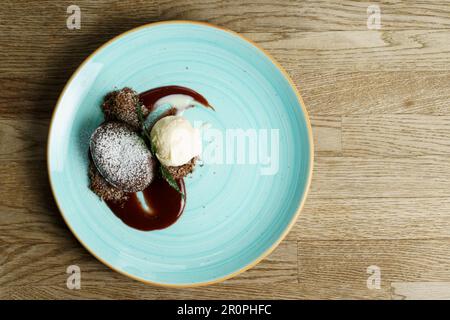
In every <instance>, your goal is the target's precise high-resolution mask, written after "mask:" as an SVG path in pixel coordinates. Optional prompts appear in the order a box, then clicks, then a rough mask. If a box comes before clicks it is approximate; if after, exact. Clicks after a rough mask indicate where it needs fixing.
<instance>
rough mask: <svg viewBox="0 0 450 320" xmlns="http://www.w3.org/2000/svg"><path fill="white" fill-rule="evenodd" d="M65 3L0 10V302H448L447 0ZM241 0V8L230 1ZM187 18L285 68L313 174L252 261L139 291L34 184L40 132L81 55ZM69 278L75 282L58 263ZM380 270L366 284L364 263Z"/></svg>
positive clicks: (43, 184) (40, 157) (45, 187)
mask: <svg viewBox="0 0 450 320" xmlns="http://www.w3.org/2000/svg"><path fill="white" fill-rule="evenodd" d="M108 2H109V1H106V0H97V1H85V0H77V1H76V2H75V4H76V5H78V6H79V7H80V9H81V29H79V30H76V29H75V30H69V29H67V27H66V19H67V17H68V16H69V14H67V13H66V10H67V7H68V6H69V5H70V4H72V2H66V1H50V0H47V1H39V2H38V1H22V0H21V1H12V0H4V1H2V5H1V8H0V45H1V50H0V298H19V299H21V298H44V299H47V298H48V299H52V298H57V299H59V298H145V299H165V298H174V299H187V298H195V299H201V298H204V299H209V298H242V299H246V298H248V299H253V298H267V299H271V298H276V299H278V298H281V299H302V298H327V299H328V298H331V299H335V298H385V299H391V298H431V297H440V298H450V104H449V102H450V2H449V1H408V3H406V1H405V2H402V3H401V2H400V1H399V2H396V1H387V2H386V3H384V2H379V3H378V4H379V6H380V9H381V29H380V30H373V29H368V27H367V19H368V14H367V7H368V5H369V4H370V3H361V2H353V1H345V2H341V1H287V0H283V1H273V0H262V1H256V0H250V1H239V0H231V1H223V2H221V1H192V0H177V1H172V0H155V1H125V0H122V1H113V2H112V3H108ZM244 3H245V4H244ZM169 19H188V20H200V21H208V22H211V23H214V24H217V25H219V26H223V27H226V28H230V29H233V30H235V31H238V32H241V33H242V34H243V35H245V36H246V37H248V38H250V39H252V40H254V41H256V42H257V43H259V44H260V45H261V46H262V47H264V48H265V49H267V50H268V51H269V52H270V53H271V54H272V55H273V56H274V57H275V58H276V59H277V60H278V61H279V62H280V63H281V64H282V65H283V66H284V67H285V68H286V69H287V71H288V72H289V73H290V75H291V76H292V77H293V79H294V81H295V83H296V84H297V86H298V87H299V89H300V92H301V94H302V96H303V98H304V100H305V103H306V106H307V108H308V111H309V113H310V116H311V120H312V124H313V131H314V140H315V148H316V151H315V168H314V177H313V182H312V186H311V190H310V193H309V197H308V199H307V202H306V205H305V208H304V210H303V212H302V214H301V216H300V218H299V220H298V222H297V224H296V225H295V227H294V228H293V230H292V231H291V232H290V233H289V235H288V237H287V238H286V239H285V240H284V241H283V242H282V244H281V245H280V246H279V248H277V249H276V250H275V252H274V253H273V254H271V255H270V256H269V257H268V258H266V259H265V260H264V261H262V262H261V263H260V264H259V265H257V266H256V267H255V268H253V269H251V270H250V271H248V272H245V273H243V274H241V275H239V276H237V277H236V278H234V279H231V280H228V281H225V282H224V283H220V284H216V285H212V286H208V287H201V288H195V289H166V288H160V287H154V286H150V285H145V284H143V283H139V282H137V281H134V280H131V279H128V278H127V277H125V276H122V275H120V274H118V273H116V272H113V271H112V270H110V269H109V268H107V267H106V266H104V265H103V264H102V263H100V262H99V261H97V260H96V259H95V258H94V257H92V256H91V255H90V254H89V253H88V252H87V251H86V250H85V249H84V248H83V247H82V246H81V245H80V244H79V243H78V242H77V241H76V240H75V238H74V237H73V235H72V234H71V233H70V231H69V230H68V228H67V227H66V225H65V224H64V222H63V220H62V218H61V216H60V213H59V212H58V209H57V208H56V206H55V203H54V200H53V198H52V195H51V192H50V187H49V183H48V179H47V169H46V159H45V147H46V139H47V131H48V125H49V121H50V117H51V114H52V110H53V108H54V106H55V102H56V99H57V97H58V95H59V94H60V92H61V90H62V88H63V86H64V84H65V83H66V81H67V80H68V78H69V77H70V75H71V74H72V72H73V71H74V70H75V69H76V67H77V66H78V65H79V64H80V63H81V62H82V61H83V59H84V58H86V57H87V56H88V55H89V53H90V52H92V51H93V50H94V49H95V48H97V47H98V46H100V45H101V44H102V43H104V42H105V41H106V40H108V39H110V38H112V37H113V36H115V35H117V34H119V33H122V32H124V31H126V30H128V29H131V28H133V27H136V26H139V25H142V24H144V23H148V22H152V21H159V20H169ZM72 264H76V265H78V266H80V268H81V271H82V282H81V283H82V287H81V289H80V290H69V289H68V288H67V287H66V279H67V276H68V275H67V274H66V268H67V266H69V265H72ZM372 265H374V266H377V267H378V268H379V270H380V272H381V285H380V288H379V289H376V288H372V287H371V289H369V288H368V286H367V279H368V277H369V276H370V274H368V273H367V268H368V267H369V266H372Z"/></svg>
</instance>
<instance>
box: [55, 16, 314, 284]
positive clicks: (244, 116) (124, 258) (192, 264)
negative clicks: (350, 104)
mask: <svg viewBox="0 0 450 320" xmlns="http://www.w3.org/2000/svg"><path fill="white" fill-rule="evenodd" d="M165 85H180V86H186V87H189V88H191V89H194V90H195V91H197V92H199V93H201V94H202V95H203V96H205V97H206V98H207V99H208V101H209V102H210V104H211V105H212V106H214V108H215V111H212V110H210V109H206V108H193V109H189V111H186V112H185V116H186V117H187V118H188V119H189V120H190V121H192V122H193V123H194V124H196V123H197V124H199V123H207V124H208V125H207V126H203V127H204V128H206V129H205V132H209V133H208V135H205V134H204V136H203V139H204V141H203V144H204V151H205V150H206V149H208V150H209V152H210V153H209V158H208V160H205V161H204V162H205V163H204V164H203V165H202V166H197V168H196V170H195V172H194V174H193V175H192V176H191V177H190V178H186V179H185V183H186V190H187V202H186V208H185V211H184V213H183V214H182V216H181V217H180V218H179V220H178V221H177V222H176V223H175V224H173V225H172V226H170V227H169V228H166V229H163V230H157V231H150V232H143V231H139V230H136V229H133V228H130V227H129V226H127V225H125V224H124V223H123V222H122V221H121V220H120V219H118V218H117V217H116V216H115V215H114V214H113V213H112V212H111V211H110V209H109V208H108V207H107V206H106V205H105V204H104V203H103V202H102V201H100V200H99V198H98V197H97V196H96V195H95V194H94V193H92V192H91V191H90V189H89V188H88V184H89V181H88V176H87V171H88V145H89V138H90V135H91V134H92V132H93V131H94V129H95V128H96V127H97V126H98V125H99V124H100V123H101V122H102V121H103V115H102V112H101V109H100V105H101V103H102V100H103V97H104V96H105V94H106V93H107V92H109V91H111V90H113V89H114V88H121V87H124V86H129V87H132V88H134V89H135V90H137V91H138V92H143V91H146V90H148V89H151V88H155V87H159V86H165ZM239 139H240V140H239ZM233 141H235V142H233ZM211 145H212V146H213V147H211ZM243 146H245V147H243ZM233 150H235V151H233ZM239 150H240V151H239ZM312 158H313V146H312V135H311V128H310V123H309V120H308V116H307V113H306V110H305V106H304V105H303V102H302V100H301V97H300V95H299V94H298V92H297V90H296V88H295V86H294V84H293V83H292V81H291V80H290V78H289V77H288V75H287V74H286V73H285V72H284V71H283V70H282V69H281V67H280V66H279V65H278V64H277V63H276V62H275V61H274V60H273V59H272V58H270V57H269V56H268V55H267V54H266V53H264V52H263V51H262V50H261V49H258V48H257V47H256V46H255V45H254V44H252V43H251V42H249V41H248V40H245V39H244V38H242V37H241V36H239V35H238V34H236V33H234V32H231V31H227V30H224V29H221V28H218V27H214V26H212V25H208V24H204V23H196V22H188V21H171V22H161V23H154V24H149V25H145V26H142V27H139V28H136V29H133V30H131V31H129V32H126V33H124V34H122V35H120V36H118V37H116V38H114V39H113V40H111V41H109V42H108V43H106V44H105V45H103V46H102V47H101V48H99V49H98V50H96V51H95V52H94V53H93V54H92V55H91V56H90V57H89V58H88V59H87V60H86V61H85V62H84V63H83V64H82V65H81V66H80V67H79V68H78V70H77V71H76V72H75V74H74V75H73V76H72V78H71V79H70V80H69V82H68V83H67V85H66V87H65V88H64V90H63V92H62V94H61V96H60V98H59V101H58V103H57V106H56V110H55V112H54V116H53V120H52V124H51V128H50V133H49V144H48V170H49V175H50V181H51V185H52V189H53V192H54V196H55V199H56V202H57V203H58V206H59V208H60V210H61V212H62V215H63V217H64V219H65V221H66V222H67V224H68V226H69V228H70V229H71V230H72V232H73V233H74V234H75V236H76V237H77V238H78V239H79V241H80V242H81V243H82V244H83V245H84V246H85V247H86V248H87V249H88V250H89V251H90V252H91V253H92V254H93V255H94V256H95V257H97V258H98V259H99V260H101V261H102V262H104V263H105V264H106V265H108V266H110V267H111V268H113V269H114V270H116V271H118V272H121V273H123V274H125V275H128V276H130V277H132V278H135V279H138V280H141V281H144V282H148V283H153V284H160V285H167V286H180V287H181V286H194V285H202V284H209V283H214V282H218V281H221V280H224V279H227V278H229V277H232V276H233V275H236V274H238V273H240V272H242V271H244V270H246V269H248V268H250V267H251V266H253V265H255V264H256V263H257V262H258V261H260V260H261V259H262V258H264V257H265V256H266V255H268V254H269V253H270V252H271V251H272V250H273V249H274V248H275V247H276V246H277V245H278V244H279V242H280V241H281V240H282V239H283V237H284V236H285V235H286V234H287V232H288V231H289V229H290V228H291V227H292V226H293V224H294V223H295V221H296V218H297V216H298V214H299V212H300V210H301V208H302V205H303V203H304V200H305V197H306V193H307V190H308V187H309V184H310V180H311V174H312V164H313V161H312Z"/></svg>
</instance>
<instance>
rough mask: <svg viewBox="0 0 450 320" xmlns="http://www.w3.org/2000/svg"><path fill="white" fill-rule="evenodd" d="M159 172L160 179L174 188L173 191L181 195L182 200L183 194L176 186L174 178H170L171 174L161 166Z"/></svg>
mask: <svg viewBox="0 0 450 320" xmlns="http://www.w3.org/2000/svg"><path fill="white" fill-rule="evenodd" d="M159 168H160V171H161V175H162V177H163V178H164V179H165V180H166V181H167V183H168V184H169V185H170V186H171V187H172V188H174V189H175V190H177V191H178V193H179V194H181V195H182V197H183V199H184V193H183V192H182V191H181V190H180V187H179V186H178V183H177V182H176V181H175V179H174V177H173V176H172V174H171V173H170V172H169V170H167V168H166V167H164V166H163V165H160V166H159Z"/></svg>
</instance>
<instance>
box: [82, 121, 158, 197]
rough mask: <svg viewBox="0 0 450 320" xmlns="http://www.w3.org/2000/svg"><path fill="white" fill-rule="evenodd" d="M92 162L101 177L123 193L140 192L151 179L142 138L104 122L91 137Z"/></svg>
mask: <svg viewBox="0 0 450 320" xmlns="http://www.w3.org/2000/svg"><path fill="white" fill-rule="evenodd" d="M90 148H91V154H92V159H93V161H94V163H95V165H96V167H97V169H98V170H99V172H100V173H101V174H102V176H103V177H104V178H105V179H106V180H107V181H108V182H109V183H110V184H112V185H113V186H115V187H117V188H119V189H121V190H124V191H127V192H137V191H142V190H144V189H145V188H146V187H147V186H148V185H149V184H150V182H151V181H152V179H153V166H154V164H153V159H152V155H151V153H150V150H149V149H148V148H147V146H146V144H145V142H144V141H143V140H142V138H141V137H140V136H139V135H138V134H137V133H136V132H134V131H133V130H132V129H131V128H130V127H129V126H127V125H125V124H123V123H119V122H107V123H105V124H103V125H101V126H100V127H98V128H97V129H96V130H95V132H94V133H93V135H92V137H91V143H90Z"/></svg>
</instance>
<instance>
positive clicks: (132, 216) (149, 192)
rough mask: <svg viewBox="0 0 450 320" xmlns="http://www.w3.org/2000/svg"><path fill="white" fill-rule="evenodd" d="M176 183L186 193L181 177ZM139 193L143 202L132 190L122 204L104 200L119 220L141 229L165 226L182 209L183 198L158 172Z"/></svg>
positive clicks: (174, 218)
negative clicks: (143, 202)
mask: <svg viewBox="0 0 450 320" xmlns="http://www.w3.org/2000/svg"><path fill="white" fill-rule="evenodd" d="M178 186H179V187H180V190H181V191H182V192H183V193H184V194H186V190H185V186H184V181H183V180H182V179H180V180H179V181H178ZM142 195H143V200H144V201H145V204H144V205H143V204H142V203H141V201H142V200H139V199H138V195H137V193H132V194H131V195H130V198H129V199H128V200H127V201H126V202H125V203H123V204H118V203H114V202H110V201H108V202H106V203H107V205H108V207H109V208H110V209H111V210H112V212H114V214H115V215H116V216H117V217H119V218H120V219H121V220H122V221H123V222H125V223H126V224H127V225H129V226H130V227H133V228H136V229H139V230H142V231H150V230H158V229H164V228H167V227H168V226H170V225H171V224H173V223H174V222H175V221H177V219H178V218H179V217H180V215H181V214H182V213H183V210H184V206H185V203H186V202H185V199H184V198H183V196H182V195H181V194H180V193H178V191H176V190H175V189H174V188H172V187H171V186H170V185H169V184H168V183H167V181H166V180H164V179H163V178H162V177H160V176H157V177H156V178H155V179H154V180H153V181H152V183H151V184H150V186H148V187H147V189H145V190H144V191H142Z"/></svg>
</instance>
